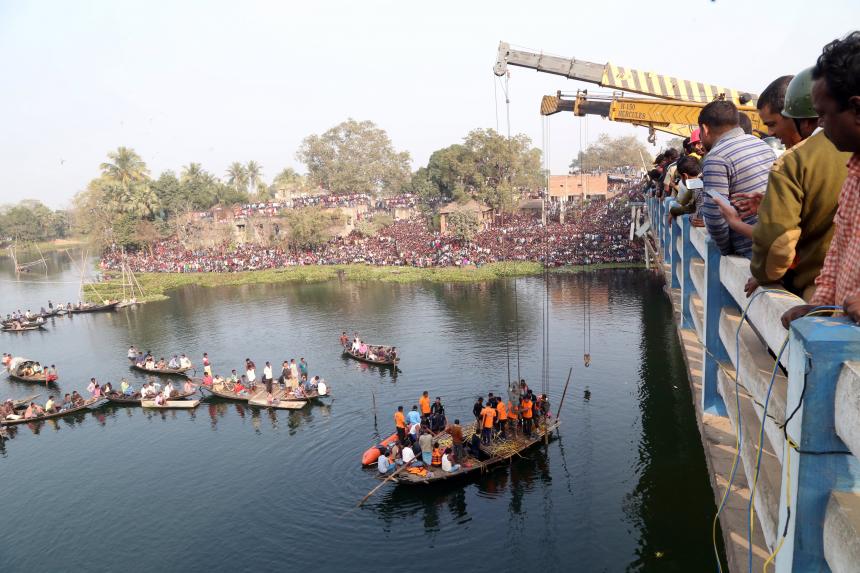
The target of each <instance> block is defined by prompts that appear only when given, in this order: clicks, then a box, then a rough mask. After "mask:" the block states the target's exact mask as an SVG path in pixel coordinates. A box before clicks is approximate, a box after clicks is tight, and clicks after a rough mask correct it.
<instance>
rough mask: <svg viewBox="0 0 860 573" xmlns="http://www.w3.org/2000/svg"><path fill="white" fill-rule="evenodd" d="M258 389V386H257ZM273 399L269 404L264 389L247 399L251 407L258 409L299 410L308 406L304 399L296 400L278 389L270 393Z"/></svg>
mask: <svg viewBox="0 0 860 573" xmlns="http://www.w3.org/2000/svg"><path fill="white" fill-rule="evenodd" d="M257 388H259V386H257ZM272 396H273V399H272V402H271V403H269V398H268V395H267V392H266V389H265V388H263V389H262V390H259V389H258V390H257V392H256V393H255V394H254V395H253V396H251V397H250V398H249V399H248V404H249V405H251V406H259V407H260V408H276V409H278V410H301V409H302V408H304V407H305V406H307V405H308V401H307V399H306V398H296V397H293V396H292V395H290V394H286V395H285V394H284V391H283V390H282V389H280V388H277V389H275V391H274V392H273V393H272Z"/></svg>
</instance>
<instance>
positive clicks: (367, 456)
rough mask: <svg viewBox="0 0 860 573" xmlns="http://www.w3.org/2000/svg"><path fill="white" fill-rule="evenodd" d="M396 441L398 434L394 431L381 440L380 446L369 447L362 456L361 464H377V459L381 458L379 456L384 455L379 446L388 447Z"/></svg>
mask: <svg viewBox="0 0 860 573" xmlns="http://www.w3.org/2000/svg"><path fill="white" fill-rule="evenodd" d="M396 441H397V434H396V433H394V434H391V435H390V436H388V437H387V438H385V439H384V440H382V441H381V442H379V445H378V446H371V447H369V448H367V450H366V451H365V452H364V455H362V456H361V465H363V466H369V465H373V464H375V463H376V460H378V459H379V456H381V455H382V452H381V451H380V450H379V448H387V447H388V446H390V445H391V444H393V443H394V442H396Z"/></svg>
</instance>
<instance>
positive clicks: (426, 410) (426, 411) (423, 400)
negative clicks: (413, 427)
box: [418, 390, 430, 424]
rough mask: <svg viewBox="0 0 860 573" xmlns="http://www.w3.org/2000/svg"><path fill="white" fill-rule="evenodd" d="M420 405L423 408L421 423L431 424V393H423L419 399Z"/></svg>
mask: <svg viewBox="0 0 860 573" xmlns="http://www.w3.org/2000/svg"><path fill="white" fill-rule="evenodd" d="M418 405H419V406H420V407H421V423H422V424H429V423H430V393H429V392H427V390H424V392H422V394H421V397H420V398H419V399H418Z"/></svg>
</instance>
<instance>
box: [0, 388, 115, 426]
mask: <svg viewBox="0 0 860 573" xmlns="http://www.w3.org/2000/svg"><path fill="white" fill-rule="evenodd" d="M103 399H104V397H103V396H93V397H91V398H86V399H85V398H84V397H83V396H81V395H80V394H78V393H77V392H73V393H72V394H66V395H65V397H64V398H63V400H62V402H57V401H55V400H54V397H53V396H49V397H48V401H47V402H45V405H44V406H41V405H39V404H36V402H34V401H32V400H31V401H30V402H29V403H28V404H19V405H15V404H14V403H13V401H12V400H7V401H6V402H4V403H3V404H2V405H0V426H14V425H18V424H26V423H29V422H38V421H41V420H50V419H52V418H62V417H63V416H68V415H70V414H74V413H75V412H79V411H81V410H85V409H87V408H90V407H91V406H95V405H96V404H98V403H99V402H101V401H102V400H103Z"/></svg>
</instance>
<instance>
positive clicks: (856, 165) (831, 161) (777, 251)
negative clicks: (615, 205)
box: [647, 31, 860, 327]
mask: <svg viewBox="0 0 860 573" xmlns="http://www.w3.org/2000/svg"><path fill="white" fill-rule="evenodd" d="M858 102H860V31H855V32H852V33H850V34H848V35H847V36H846V37H845V38H843V39H841V40H834V41H833V42H830V43H829V44H827V45H826V46H825V47H824V49H823V50H822V52H821V54H820V55H819V56H818V58H817V59H816V61H815V65H814V66H812V67H809V68H805V69H803V70H801V71H799V72H798V73H797V74H796V75H794V76H790V75H788V76H781V77H778V78H776V79H774V80H773V81H771V82H770V84H769V85H768V86H767V87H766V88H765V89H764V90H763V91H762V92H761V95H760V96H759V97H758V99H757V101H756V108H757V114H758V119H760V120H761V123H762V124H764V126H765V127H766V129H767V131H768V133H767V134H766V135H768V136H769V137H768V138H766V139H769V140H770V141H769V142H768V141H764V140H762V139H760V138H759V137H757V136H756V135H754V134H753V133H752V119H751V118H750V116H749V115H747V114H748V113H749V112H744V113H740V112H739V111H738V108H737V107H736V106H735V105H734V103H732V102H731V101H728V100H716V101H712V102H710V103H709V104H707V105H705V106H704V107H703V108H702V110H701V112H700V113H699V117H698V124H699V126H698V129H696V130H695V131H694V132H693V133H692V135H691V137H690V138H688V139H687V140H685V141H684V146H683V147H684V148H683V151H680V150H677V149H668V150H666V151H665V152H664V153H661V154H660V155H659V156H658V157H657V158H656V161H655V165H654V168H653V169H652V170H651V171H650V172H649V183H648V187H647V192H648V193H650V194H651V195H653V196H655V197H659V198H661V199H663V200H665V201H666V202H667V203H668V204H669V206H670V208H669V215H668V216H669V219H670V221H671V219H672V218H674V217H689V219H690V224H691V225H694V226H697V227H703V228H704V229H705V231H706V232H707V233H708V235H709V236H710V238H711V240H712V241H713V243H714V245H715V246H716V247H717V248H718V249H719V251H720V253H721V254H722V255H723V256H738V257H745V258H747V259H749V260H750V265H749V269H750V275H751V276H750V277H749V280H748V281H747V284H746V287H745V290H746V293H747V296H752V295H753V293H755V292H756V291H757V290H758V288H759V287H760V286H765V285H766V286H768V287H770V288H779V289H785V290H788V291H790V292H792V293H794V294H795V295H797V296H798V297H799V298H798V300H799V299H801V298H802V299H803V301H802V302H806V303H808V304H802V305H798V306H795V307H793V308H792V309H790V310H789V311H787V312H786V313H785V314H784V315H783V318H782V320H783V324H784V325H785V326H786V327H788V325H789V324H790V323H791V322H792V321H793V320H794V319H796V318H799V317H801V316H805V315H806V314H808V313H809V312H812V311H814V310H815V311H817V312H821V311H822V310H824V309H828V312H829V310H832V309H834V307H836V309H838V310H841V311H843V312H844V313H845V314H846V315H848V316H849V317H851V318H852V319H853V320H854V321H856V322H860V227H858V221H860V103H858ZM759 135H764V134H759ZM771 285H773V286H771ZM822 307H823V308H822Z"/></svg>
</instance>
